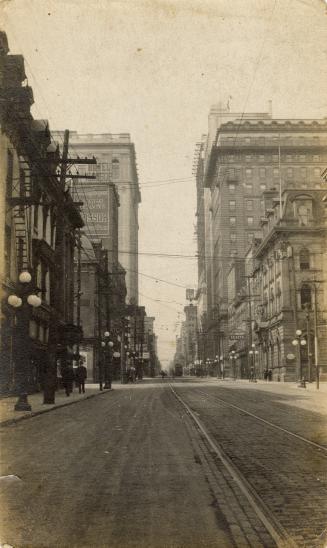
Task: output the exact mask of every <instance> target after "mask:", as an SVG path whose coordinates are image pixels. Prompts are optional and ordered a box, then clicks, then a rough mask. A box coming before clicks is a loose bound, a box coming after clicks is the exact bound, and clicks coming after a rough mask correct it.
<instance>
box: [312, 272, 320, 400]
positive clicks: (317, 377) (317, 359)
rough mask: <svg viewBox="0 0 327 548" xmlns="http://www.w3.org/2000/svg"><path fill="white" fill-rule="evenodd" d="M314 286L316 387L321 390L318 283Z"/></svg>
mask: <svg viewBox="0 0 327 548" xmlns="http://www.w3.org/2000/svg"><path fill="white" fill-rule="evenodd" d="M313 287H314V316H313V318H314V345H315V368H316V387H317V390H319V381H320V371H319V356H318V352H319V348H318V325H317V324H318V317H317V316H318V314H317V288H316V284H315V283H314V284H313Z"/></svg>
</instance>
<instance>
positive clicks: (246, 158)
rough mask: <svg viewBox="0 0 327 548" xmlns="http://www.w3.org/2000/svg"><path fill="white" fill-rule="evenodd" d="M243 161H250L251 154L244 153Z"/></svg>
mask: <svg viewBox="0 0 327 548" xmlns="http://www.w3.org/2000/svg"><path fill="white" fill-rule="evenodd" d="M245 161H246V162H251V154H246V156H245Z"/></svg>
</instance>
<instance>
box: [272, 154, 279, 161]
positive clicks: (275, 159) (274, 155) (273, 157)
mask: <svg viewBox="0 0 327 548" xmlns="http://www.w3.org/2000/svg"><path fill="white" fill-rule="evenodd" d="M278 158H279V157H278V154H273V155H272V161H273V162H278Z"/></svg>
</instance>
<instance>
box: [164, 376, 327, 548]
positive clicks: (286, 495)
mask: <svg viewBox="0 0 327 548" xmlns="http://www.w3.org/2000/svg"><path fill="white" fill-rule="evenodd" d="M174 389H175V390H176V392H177V393H178V394H179V395H180V396H181V397H182V398H183V400H185V402H186V403H187V404H188V405H189V406H190V408H191V409H192V410H193V411H195V412H196V413H197V414H198V416H199V419H200V420H201V422H202V423H203V424H204V426H205V428H206V429H207V431H208V432H209V434H210V435H211V436H212V438H213V439H214V440H216V441H217V442H218V443H219V445H220V446H221V448H222V449H223V450H224V452H225V453H226V454H227V455H228V456H229V458H230V459H231V460H232V462H233V463H234V464H235V465H236V467H237V468H238V469H239V470H240V471H241V473H242V474H243V476H244V477H245V478H246V480H247V481H248V482H249V483H250V485H251V486H252V487H253V488H254V490H255V491H256V492H257V493H258V494H259V496H260V497H261V498H262V500H263V501H264V503H265V504H266V505H267V506H268V508H269V509H270V511H271V512H272V514H273V516H274V517H275V518H276V519H277V520H278V521H279V522H280V523H281V525H282V526H283V527H284V528H285V529H286V530H287V531H288V532H289V533H290V535H291V537H292V538H293V540H294V541H295V542H296V544H297V545H298V546H306V547H309V546H323V545H324V542H323V541H322V540H319V537H320V535H322V534H323V532H324V530H325V529H326V526H327V473H326V471H327V453H326V452H325V451H324V450H321V449H318V448H316V447H314V446H310V445H309V444H306V443H305V442H303V441H301V440H299V439H296V438H294V437H291V436H289V435H288V434H287V433H285V432H282V431H280V430H276V429H274V428H272V427H270V426H269V425H267V424H265V423H263V422H260V421H257V420H256V419H254V418H253V417H251V416H249V415H247V414H245V413H242V412H241V411H239V410H237V409H235V408H233V407H230V406H228V405H225V404H224V403H222V402H221V399H222V400H224V401H226V402H230V403H232V404H234V405H237V406H239V407H241V408H243V409H245V410H246V411H248V412H251V413H253V414H257V415H258V416H260V417H262V418H264V419H265V420H267V421H270V422H272V423H274V424H276V425H278V426H281V427H282V428H285V429H288V430H290V431H292V432H295V433H298V434H299V435H301V436H303V437H306V438H308V439H310V440H312V441H314V442H315V443H319V444H322V445H323V446H327V428H326V426H327V417H326V414H325V413H317V412H314V411H310V410H308V409H307V408H305V407H306V405H304V406H303V407H304V408H303V407H301V405H300V403H299V402H298V401H296V400H297V399H299V398H303V395H302V394H298V393H295V392H294V394H293V395H291V394H289V393H287V394H283V393H281V392H280V391H279V392H278V393H274V392H273V391H270V392H268V391H263V390H261V389H260V387H251V389H247V390H244V389H243V388H242V387H240V386H239V385H238V384H237V383H235V384H233V383H230V384H228V385H225V386H224V385H222V384H219V385H213V384H212V383H211V384H210V383H205V382H203V383H198V384H196V385H195V384H192V385H191V384H189V385H188V384H187V383H178V382H176V383H174ZM325 542H326V539H325Z"/></svg>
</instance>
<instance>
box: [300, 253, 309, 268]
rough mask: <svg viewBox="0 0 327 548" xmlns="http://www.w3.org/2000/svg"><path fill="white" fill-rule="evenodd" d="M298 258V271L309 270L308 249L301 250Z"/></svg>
mask: <svg viewBox="0 0 327 548" xmlns="http://www.w3.org/2000/svg"><path fill="white" fill-rule="evenodd" d="M299 258H300V270H309V268H310V252H309V250H308V249H306V248H303V249H301V251H300V254H299Z"/></svg>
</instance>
